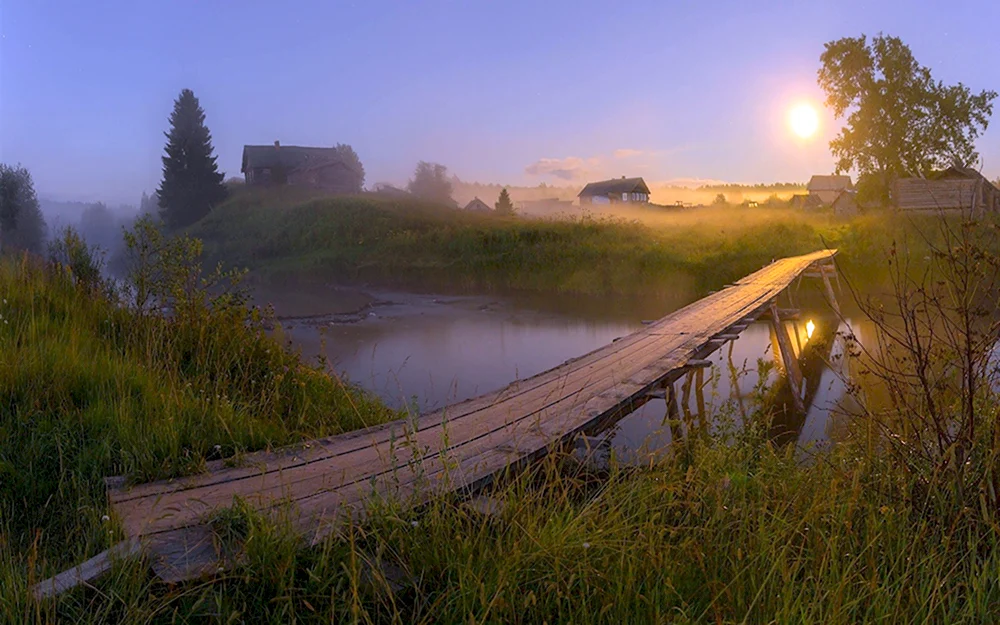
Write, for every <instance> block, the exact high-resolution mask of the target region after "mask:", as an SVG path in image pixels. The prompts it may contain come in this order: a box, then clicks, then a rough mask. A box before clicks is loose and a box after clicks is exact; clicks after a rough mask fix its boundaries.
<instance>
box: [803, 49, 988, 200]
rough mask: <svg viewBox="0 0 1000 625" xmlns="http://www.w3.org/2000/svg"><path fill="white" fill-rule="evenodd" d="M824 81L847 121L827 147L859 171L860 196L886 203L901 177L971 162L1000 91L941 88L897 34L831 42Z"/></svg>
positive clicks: (844, 167)
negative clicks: (895, 182)
mask: <svg viewBox="0 0 1000 625" xmlns="http://www.w3.org/2000/svg"><path fill="white" fill-rule="evenodd" d="M820 61H821V62H822V64H823V65H822V68H821V69H820V70H819V84H820V86H821V87H822V88H823V90H824V91H825V92H826V94H827V99H826V103H827V106H829V107H830V108H831V109H833V112H834V114H835V115H836V116H837V117H845V116H846V126H845V127H844V128H843V129H842V130H841V132H840V134H838V135H837V137H836V138H834V139H833V141H831V142H830V149H831V151H832V152H833V155H834V157H836V158H837V171H838V172H846V171H851V170H854V171H857V172H858V173H859V175H860V178H859V181H858V189H859V194H860V195H861V199H862V201H864V200H865V199H868V200H879V201H881V202H883V203H887V201H888V195H887V194H888V187H889V185H890V184H891V183H892V181H893V180H894V179H896V178H899V177H903V176H926V175H927V174H929V173H931V171H932V170H934V169H940V168H943V167H947V166H949V165H954V164H958V165H962V166H973V165H975V164H976V162H977V160H978V153H977V152H976V147H975V141H976V138H977V137H979V136H980V135H981V134H982V133H983V132H984V131H985V130H986V127H987V126H988V125H989V120H990V116H991V114H992V112H993V100H994V99H995V98H996V96H997V94H996V92H995V91H986V90H984V91H981V92H980V93H978V94H976V93H973V92H972V91H971V90H970V89H969V88H968V87H966V86H964V85H962V84H961V83H959V84H957V85H952V86H948V85H944V84H943V83H941V82H939V81H935V80H934V79H933V78H932V77H931V72H930V70H929V69H928V68H926V67H924V66H922V65H920V64H919V63H917V61H916V59H915V58H914V57H913V53H912V52H911V51H910V48H909V47H908V46H907V45H906V44H904V43H903V42H902V41H901V40H900V39H899V38H898V37H890V36H887V35H878V36H876V37H873V38H872V39H871V41H869V40H868V39H867V38H866V37H865V36H864V35H862V36H860V37H845V38H843V39H838V40H837V41H831V42H829V43H827V44H826V49H825V50H824V52H823V54H822V55H821V57H820Z"/></svg>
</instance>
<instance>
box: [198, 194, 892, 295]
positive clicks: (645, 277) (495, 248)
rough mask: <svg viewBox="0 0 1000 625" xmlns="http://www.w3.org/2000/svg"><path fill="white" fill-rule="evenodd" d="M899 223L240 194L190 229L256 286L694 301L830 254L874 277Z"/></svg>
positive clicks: (772, 213) (768, 212) (733, 210)
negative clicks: (767, 270) (310, 282)
mask: <svg viewBox="0 0 1000 625" xmlns="http://www.w3.org/2000/svg"><path fill="white" fill-rule="evenodd" d="M898 222H899V220H898V219H896V218H893V217H891V216H887V215H874V216H868V217H864V218H859V219H855V220H852V221H844V220H839V219H836V218H835V217H834V216H833V215H832V214H829V213H821V214H817V213H806V212H803V211H795V210H791V209H742V208H738V207H722V208H716V207H713V208H704V209H698V210H691V211H674V212H670V211H667V210H665V209H655V208H649V209H628V210H626V211H625V212H621V213H620V214H618V215H616V216H609V215H605V216H600V217H585V216H579V215H578V216H576V217H571V218H567V219H552V220H535V219H522V218H516V217H500V216H495V215H489V214H469V213H465V212H461V211H454V210H450V209H445V208H441V207H437V206H433V205H428V204H424V203H419V202H416V201H414V200H408V199H403V200H400V199H386V198H380V197H376V196H357V197H327V198H315V197H311V196H309V195H308V194H303V192H301V191H296V190H294V189H272V190H264V191H260V190H254V189H244V190H241V191H240V192H238V193H236V194H235V196H234V197H233V198H232V199H231V200H230V201H229V202H227V203H226V204H224V205H223V206H221V207H219V208H217V209H216V210H215V211H213V213H212V214H211V215H209V216H208V217H207V218H206V219H204V220H203V221H202V222H200V223H199V224H197V225H196V226H195V227H194V230H193V234H194V235H195V236H198V237H200V238H202V239H204V240H205V243H206V251H207V253H208V254H209V256H210V257H212V258H214V259H219V260H225V261H226V262H227V263H231V264H235V265H237V266H246V267H249V268H251V269H253V270H255V271H256V273H258V274H260V275H262V276H264V277H265V278H271V279H279V280H280V281H283V282H284V281H287V280H288V279H291V278H298V279H304V278H321V279H332V280H339V281H347V282H357V281H362V282H374V283H378V284H385V285H392V286H399V285H407V286H414V285H415V286H418V287H421V288H431V289H465V290H468V289H475V290H480V291H482V290H522V291H536V292H564V293H579V294H590V295H600V294H645V295H656V294H665V293H668V294H675V293H676V292H678V291H683V292H686V293H689V294H690V295H691V297H697V296H700V295H702V294H704V293H705V292H706V291H708V290H711V289H715V288H718V287H719V286H720V285H722V284H726V283H727V282H731V281H733V280H736V279H738V278H740V277H742V276H744V275H746V274H748V273H750V272H752V271H755V270H757V269H759V268H760V267H762V266H763V265H765V264H767V263H768V262H770V261H771V260H773V259H775V258H780V257H783V256H789V255H794V254H800V253H805V252H811V251H815V250H817V249H822V248H823V247H826V246H830V247H840V248H841V249H842V250H843V254H842V257H841V258H842V262H844V263H845V266H847V267H849V268H850V269H851V270H853V271H854V272H855V273H856V274H859V275H860V274H864V275H866V276H870V275H872V274H873V273H874V272H877V271H879V270H881V269H882V268H884V260H885V257H884V255H883V254H880V253H875V251H876V250H885V249H887V248H888V246H889V243H890V242H891V241H892V240H893V238H894V237H895V236H898V235H899V234H900V223H898Z"/></svg>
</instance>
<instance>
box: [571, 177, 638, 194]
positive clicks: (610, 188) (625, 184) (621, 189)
mask: <svg viewBox="0 0 1000 625" xmlns="http://www.w3.org/2000/svg"><path fill="white" fill-rule="evenodd" d="M622 193H645V194H646V195H649V187H647V186H646V181H645V180H643V179H642V178H612V179H611V180H602V181H600V182H590V183H587V186H585V187H584V188H583V191H580V194H579V195H578V196H577V197H593V196H596V195H612V194H622Z"/></svg>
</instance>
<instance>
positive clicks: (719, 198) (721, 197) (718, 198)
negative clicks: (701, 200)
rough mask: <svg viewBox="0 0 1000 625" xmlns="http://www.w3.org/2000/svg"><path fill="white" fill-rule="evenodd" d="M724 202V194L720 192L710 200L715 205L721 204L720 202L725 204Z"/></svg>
mask: <svg viewBox="0 0 1000 625" xmlns="http://www.w3.org/2000/svg"><path fill="white" fill-rule="evenodd" d="M725 203H726V196H725V194H723V193H720V194H718V195H716V196H715V199H714V200H712V204H716V205H722V204H725Z"/></svg>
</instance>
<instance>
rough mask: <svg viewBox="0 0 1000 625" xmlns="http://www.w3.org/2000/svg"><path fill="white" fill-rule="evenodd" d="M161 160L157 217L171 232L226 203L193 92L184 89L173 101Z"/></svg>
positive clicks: (220, 178)
mask: <svg viewBox="0 0 1000 625" xmlns="http://www.w3.org/2000/svg"><path fill="white" fill-rule="evenodd" d="M164 134H165V135H166V137H167V145H166V148H165V149H164V151H165V152H166V154H165V155H164V156H163V181H162V182H161V183H160V188H159V189H158V190H157V192H156V193H157V196H158V198H159V201H158V205H159V207H160V217H161V218H162V219H163V221H164V223H165V224H166V225H167V226H168V227H170V228H183V227H186V226H189V225H191V224H193V223H194V222H196V221H198V220H199V219H201V218H202V217H204V216H205V215H207V214H208V213H209V212H210V211H211V210H212V208H213V207H214V206H216V205H217V204H218V203H219V202H221V201H223V200H224V199H226V187H225V186H224V185H223V184H222V180H223V177H224V174H222V173H220V172H219V171H218V166H217V164H216V162H215V156H214V155H213V154H212V152H213V149H212V135H211V133H209V131H208V128H207V127H206V126H205V112H204V111H203V110H202V109H201V105H200V104H198V98H196V97H194V92H192V91H191V90H190V89H184V90H183V91H181V94H180V95H179V96H178V97H177V100H176V101H174V111H173V113H171V114H170V132H167V133H164Z"/></svg>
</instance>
